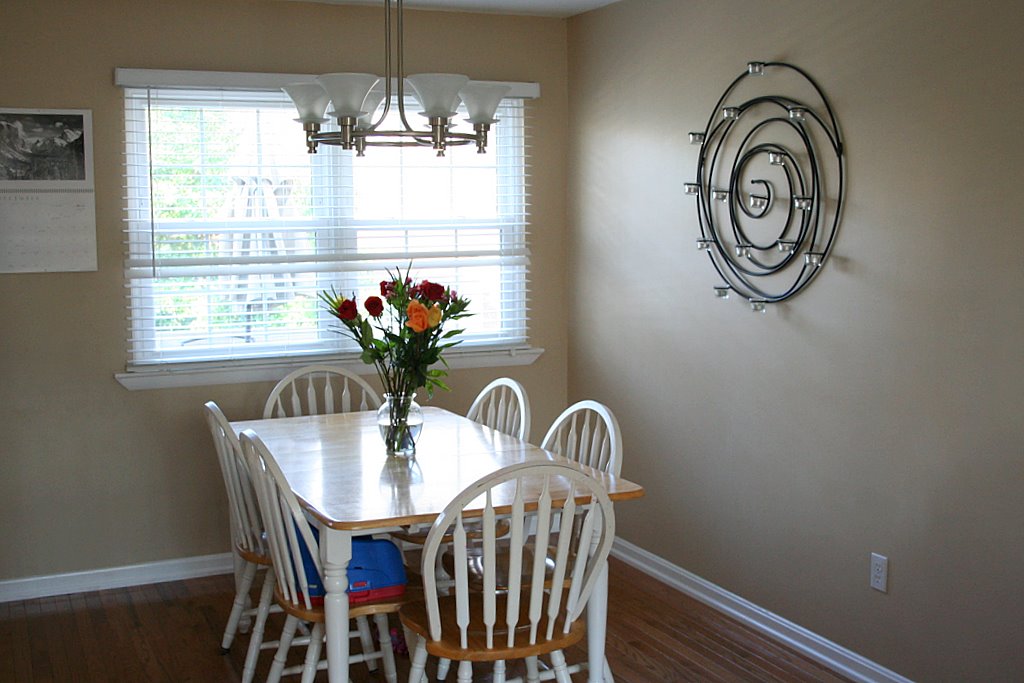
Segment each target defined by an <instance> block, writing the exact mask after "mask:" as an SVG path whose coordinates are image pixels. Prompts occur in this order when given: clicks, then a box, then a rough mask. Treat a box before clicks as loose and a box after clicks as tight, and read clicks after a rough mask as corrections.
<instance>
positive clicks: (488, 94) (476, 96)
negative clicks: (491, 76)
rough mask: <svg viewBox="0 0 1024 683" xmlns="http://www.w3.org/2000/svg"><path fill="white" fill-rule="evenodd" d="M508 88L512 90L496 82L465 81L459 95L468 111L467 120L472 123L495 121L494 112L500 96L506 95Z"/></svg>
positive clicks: (509, 88)
mask: <svg viewBox="0 0 1024 683" xmlns="http://www.w3.org/2000/svg"><path fill="white" fill-rule="evenodd" d="M510 90H512V88H511V87H509V86H507V85H498V84H496V83H477V82H474V81H470V82H469V83H467V84H466V85H465V86H463V88H462V90H460V91H459V96H460V97H462V101H463V102H465V103H466V111H467V112H468V113H469V118H468V119H467V120H468V121H469V122H470V123H474V124H476V123H487V124H491V123H497V119H495V118H494V112H496V111H497V110H498V105H499V104H501V98H503V97H504V96H505V95H507V94H508V93H509V91H510Z"/></svg>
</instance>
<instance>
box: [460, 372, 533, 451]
mask: <svg viewBox="0 0 1024 683" xmlns="http://www.w3.org/2000/svg"><path fill="white" fill-rule="evenodd" d="M466 417H468V418H469V419H470V420H473V421H475V422H479V423H480V424H483V425H486V426H488V427H490V428H492V429H495V430H497V431H499V432H502V433H503V434H509V435H511V436H514V437H516V438H517V439H522V440H523V441H526V440H528V439H529V438H530V400H529V399H528V398H527V396H526V390H525V389H524V388H523V385H522V384H520V383H519V382H517V381H515V380H514V379H511V378H508V377H500V378H498V379H496V380H494V381H493V382H491V383H490V384H488V385H487V386H485V387H484V388H483V389H482V390H481V391H480V393H479V394H478V395H477V397H476V399H475V400H474V401H473V404H472V405H471V406H470V407H469V410H468V411H466Z"/></svg>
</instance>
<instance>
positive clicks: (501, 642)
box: [400, 462, 615, 683]
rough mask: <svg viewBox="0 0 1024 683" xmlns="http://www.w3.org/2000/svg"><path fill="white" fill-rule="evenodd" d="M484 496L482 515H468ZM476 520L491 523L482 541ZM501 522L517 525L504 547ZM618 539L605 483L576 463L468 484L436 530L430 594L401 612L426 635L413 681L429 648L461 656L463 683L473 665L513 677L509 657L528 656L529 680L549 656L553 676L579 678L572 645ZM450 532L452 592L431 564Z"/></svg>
mask: <svg viewBox="0 0 1024 683" xmlns="http://www.w3.org/2000/svg"><path fill="white" fill-rule="evenodd" d="M560 491H561V492H562V493H560ZM481 497H482V500H483V505H484V508H483V512H482V514H479V513H477V514H469V515H467V514H465V513H464V511H465V509H466V508H467V507H470V506H472V505H473V501H475V500H477V499H478V498H481ZM527 500H531V501H532V500H536V501H537V503H536V510H535V511H531V512H529V513H527V511H526V507H527V504H526V501H527ZM530 507H531V508H533V507H534V506H533V505H531V506H530ZM469 519H472V520H473V521H474V524H479V525H480V526H481V527H482V533H481V534H480V537H479V538H475V537H472V538H471V537H470V535H469V534H467V532H466V522H467V521H469ZM502 523H507V524H508V526H509V528H510V529H511V531H510V543H509V544H508V545H507V547H506V550H505V551H500V550H499V548H498V543H497V533H496V532H495V527H496V526H497V525H498V524H502ZM552 529H554V530H555V532H554V533H553V534H552V533H551V530H552ZM531 530H533V533H531ZM614 535H615V515H614V511H613V509H612V503H611V501H610V500H609V498H608V494H607V492H606V491H605V490H604V487H603V486H602V485H601V483H600V482H599V481H597V480H596V479H594V478H592V477H590V476H588V475H586V474H584V473H582V472H580V471H579V470H578V469H576V468H574V467H572V466H571V465H567V464H563V463H551V462H532V463H531V462H527V463H520V464H516V465H512V466H510V467H507V468H504V469H503V470H500V471H498V472H495V473H494V474H491V475H489V476H486V477H484V478H482V479H481V480H479V481H478V482H476V483H475V484H472V485H471V486H469V487H468V488H466V489H465V490H464V491H463V492H462V493H460V494H459V495H458V496H456V497H455V499H454V500H452V501H451V503H449V504H448V506H447V507H446V508H445V510H444V512H443V513H442V514H441V515H440V516H439V517H438V519H437V520H436V521H435V523H434V525H433V526H432V527H431V530H430V533H429V534H428V536H427V543H426V545H425V546H424V552H423V568H424V571H423V589H424V600H423V601H417V602H411V603H408V604H406V605H404V606H403V607H402V609H401V611H400V616H401V620H402V625H403V626H404V627H405V628H406V629H407V630H409V631H411V632H412V633H414V634H416V635H417V636H418V638H417V639H416V640H417V642H416V646H415V650H414V652H413V657H412V665H411V668H410V672H409V681H410V683H420V681H421V679H422V678H423V676H424V667H425V664H426V659H427V655H428V654H430V655H434V656H437V657H440V658H443V659H450V660H452V661H458V662H459V668H458V681H459V682H460V683H469V682H470V681H471V680H472V676H473V671H472V664H471V662H474V661H476V662H493V663H494V669H493V679H492V680H493V681H494V682H495V683H504V681H505V675H506V668H505V662H506V661H507V660H509V659H525V660H526V668H527V681H528V682H533V681H537V680H539V679H540V676H539V671H538V670H539V666H538V661H537V657H538V656H540V655H550V657H551V662H552V664H553V666H554V672H553V676H554V678H555V679H556V680H558V681H559V683H570V680H571V679H570V677H569V673H568V671H567V666H566V662H565V657H564V655H563V650H564V649H565V648H567V647H569V646H571V645H573V644H575V643H577V642H579V641H580V639H581V638H582V637H583V635H584V632H585V625H584V623H583V622H582V621H581V620H579V617H580V615H581V614H582V613H583V610H584V608H585V607H586V605H587V601H588V600H589V598H590V595H591V593H592V592H593V589H594V585H595V582H596V581H597V579H598V576H599V574H600V572H601V570H602V568H603V567H604V564H605V562H606V560H607V557H608V552H609V550H610V549H611V544H612V540H613V539H614ZM447 536H450V537H451V538H452V539H453V540H452V545H453V548H454V553H455V557H456V562H455V587H454V591H453V592H452V594H450V595H447V596H441V595H439V592H438V587H437V585H436V581H435V578H434V573H433V572H432V571H426V570H427V569H430V568H433V567H434V563H435V557H436V555H437V553H438V552H439V551H440V550H441V547H442V542H443V541H444V539H445V537H447ZM473 536H475V535H473ZM552 541H554V544H555V547H556V549H557V550H556V553H555V556H554V563H553V565H549V564H548V563H547V562H546V561H545V559H544V558H545V557H546V555H547V549H548V547H549V544H550V543H552ZM471 545H477V546H478V547H479V550H480V552H482V563H481V566H482V567H483V569H484V574H483V586H484V590H483V591H482V592H479V593H475V592H473V591H471V590H470V587H469V572H468V569H467V556H468V554H469V553H470V547H471ZM524 558H532V561H531V560H528V559H527V560H524ZM526 565H529V566H526ZM499 574H501V575H504V576H507V577H510V580H509V581H508V584H509V585H508V586H505V587H503V588H502V587H499V585H498V578H497V577H498V575H499ZM524 574H525V577H524Z"/></svg>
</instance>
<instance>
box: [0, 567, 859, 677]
mask: <svg viewBox="0 0 1024 683" xmlns="http://www.w3.org/2000/svg"><path fill="white" fill-rule="evenodd" d="M233 590H234V585H233V582H232V578H231V577H230V576H228V575H224V576H213V577H207V578H202V579H190V580H187V581H171V582H168V583H161V584H153V585H149V586H137V587H133V588H123V589H113V590H104V591H96V592H92V593H79V594H75V595H65V596H57V597H50V598H40V599H36V600H24V601H21V602H10V603H0V682H3V683H44V682H46V683H50V682H53V683H65V682H76V681H88V682H93V681H103V682H106V681H111V682H115V683H121V682H131V683H136V682H160V683H162V682H164V681H166V682H168V683H180V682H185V681H194V682H197V683H221V682H223V683H232V682H234V681H239V680H240V677H241V670H242V662H243V660H244V658H245V644H246V642H247V638H246V637H245V636H239V637H238V639H237V640H236V644H235V646H234V647H232V649H231V653H230V654H228V655H221V654H220V653H219V652H220V638H221V634H222V632H223V628H224V622H225V621H226V619H227V615H228V611H229V610H230V606H231V600H232V597H233ZM279 628H280V620H279V615H273V616H272V619H271V623H270V626H269V628H268V632H269V633H275V632H276V631H277V630H278V629H279ZM355 646H356V647H358V645H355ZM583 652H584V651H583V650H582V649H580V650H578V651H574V652H570V653H568V658H569V659H570V661H579V660H581V659H582V657H583ZM607 653H608V660H609V662H610V664H611V666H612V670H613V671H614V673H615V680H616V681H617V682H618V683H663V682H666V683H667V682H670V681H786V682H794V683H795V682H802V681H823V682H829V683H831V682H836V681H845V680H847V679H845V678H843V677H841V676H838V675H836V674H835V673H834V672H831V671H829V670H828V669H826V668H824V667H822V666H821V665H819V664H817V663H815V662H813V661H811V660H808V659H806V658H805V657H803V656H801V655H799V654H797V653H796V652H794V651H792V650H790V649H788V648H786V647H783V646H781V645H779V644H777V643H775V642H773V641H771V640H769V639H767V638H765V637H764V636H762V635H760V634H759V633H757V632H755V631H752V630H750V629H748V628H746V627H744V626H743V625H741V624H739V623H737V622H736V621H734V620H732V619H730V618H728V617H726V616H724V615H723V614H721V613H719V612H716V611H714V610H712V609H710V608H708V607H706V606H704V605H703V604H701V603H699V602H697V601H695V600H693V599H691V598H689V597H687V596H685V595H683V594H681V593H678V592H676V591H673V590H672V589H670V588H668V587H666V586H665V585H664V584H661V583H659V582H657V581H655V580H654V579H652V578H650V577H648V576H646V575H645V574H643V573H641V572H639V571H638V570H636V569H633V568H632V567H629V566H627V565H625V564H623V563H621V562H619V561H617V560H614V559H613V560H611V580H610V593H609V627H608V645H607ZM301 655H302V652H301V648H295V649H294V651H293V654H292V656H293V658H294V659H295V660H296V661H301ZM271 657H272V655H271V654H269V653H268V652H264V653H263V655H262V657H261V659H260V666H259V668H258V669H257V680H263V678H264V677H265V676H266V672H267V669H268V668H269V660H270V659H271ZM289 661H291V660H289ZM399 662H400V663H399V666H400V670H399V681H400V682H402V683H404V680H405V678H404V676H405V674H406V672H407V663H406V661H405V660H404V659H402V658H400V660H399ZM352 668H353V679H352V680H353V683H370V682H375V681H383V676H381V675H380V674H376V675H371V674H369V673H367V670H366V667H365V666H363V665H354V666H353V667H352ZM476 668H477V670H478V680H481V681H484V680H487V678H486V674H485V667H476ZM430 671H431V669H429V668H428V672H430ZM512 673H515V671H513V672H512ZM454 679H455V676H454V673H451V674H449V676H448V680H449V681H454ZM286 680H297V679H295V678H291V679H286ZM326 680H327V674H326V673H325V672H320V673H319V674H318V676H317V681H326ZM573 680H574V681H584V680H586V676H585V675H583V674H577V675H575V676H574V677H573Z"/></svg>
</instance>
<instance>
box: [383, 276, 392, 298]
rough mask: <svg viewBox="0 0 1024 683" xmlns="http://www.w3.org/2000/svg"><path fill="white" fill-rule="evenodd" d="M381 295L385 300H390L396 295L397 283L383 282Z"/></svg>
mask: <svg viewBox="0 0 1024 683" xmlns="http://www.w3.org/2000/svg"><path fill="white" fill-rule="evenodd" d="M380 295H381V296H382V297H384V298H385V299H390V298H391V297H392V296H394V295H395V281H394V280H381V281H380Z"/></svg>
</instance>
